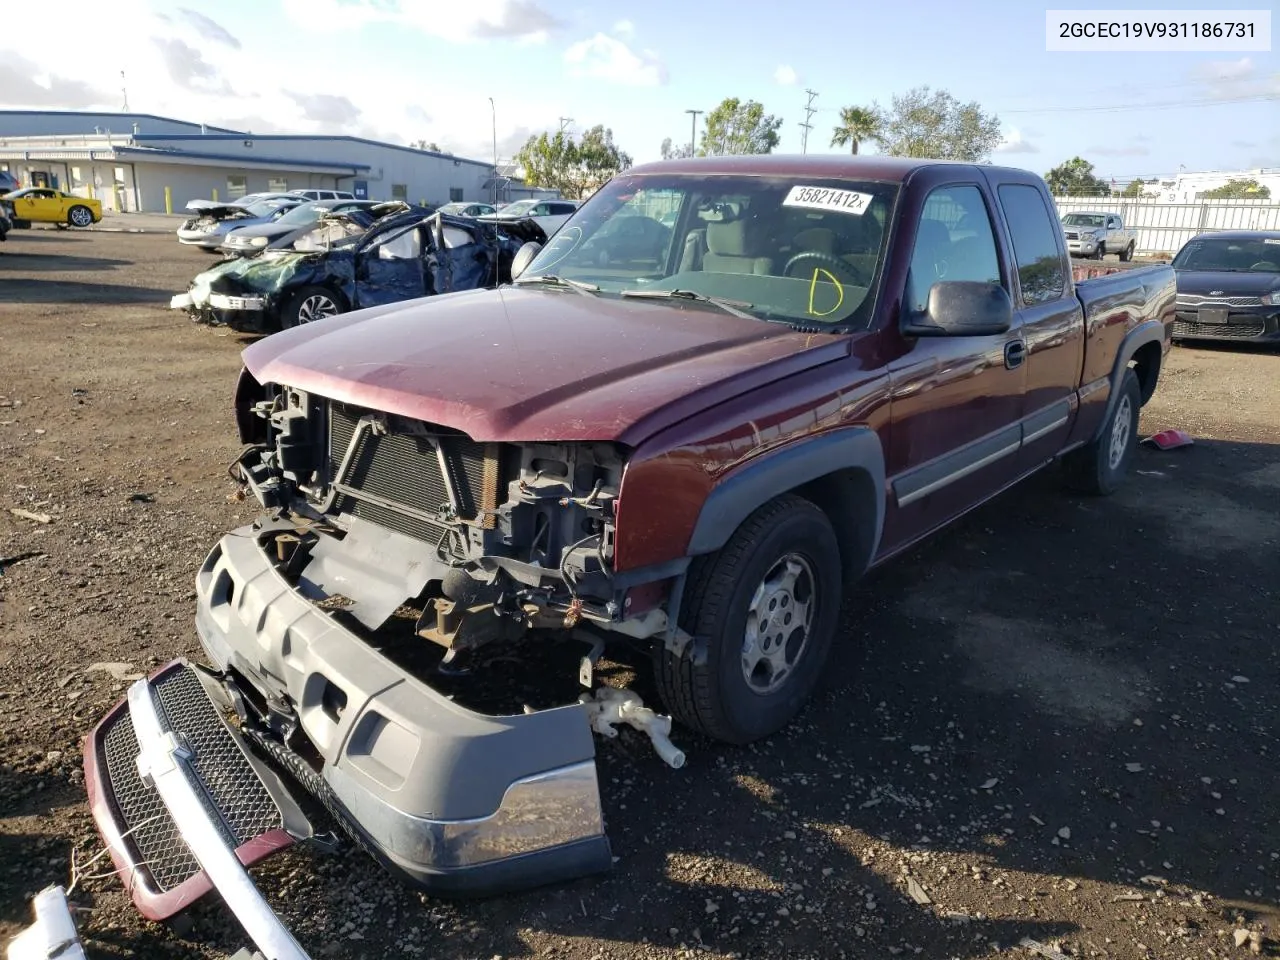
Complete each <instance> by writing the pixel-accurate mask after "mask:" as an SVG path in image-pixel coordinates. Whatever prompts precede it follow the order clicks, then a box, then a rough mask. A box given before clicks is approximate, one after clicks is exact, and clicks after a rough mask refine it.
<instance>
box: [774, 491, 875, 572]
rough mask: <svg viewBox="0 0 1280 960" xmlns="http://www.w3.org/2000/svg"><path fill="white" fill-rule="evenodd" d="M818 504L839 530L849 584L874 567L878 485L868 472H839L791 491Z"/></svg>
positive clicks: (843, 561) (833, 525) (837, 533)
mask: <svg viewBox="0 0 1280 960" xmlns="http://www.w3.org/2000/svg"><path fill="white" fill-rule="evenodd" d="M790 492H791V493H795V494H797V495H799V496H801V497H804V498H805V499H806V500H808V501H809V502H810V503H813V504H814V505H816V506H817V507H818V508H819V509H821V510H822V512H823V513H825V514H826V515H827V519H829V520H830V521H831V525H832V527H834V528H835V531H836V540H837V542H838V543H839V544H840V562H841V566H842V568H843V573H844V579H845V582H846V583H852V582H853V581H854V580H856V579H857V578H858V577H860V576H862V574H863V573H864V572H865V571H866V569H867V567H868V566H870V565H871V557H872V553H873V551H874V550H875V548H876V537H877V535H878V534H879V530H877V529H876V506H877V504H876V497H877V496H878V492H877V485H876V483H875V481H874V480H873V479H872V477H871V474H869V473H868V472H867V471H866V470H860V469H857V468H847V469H844V470H836V471H834V472H833V473H828V474H826V475H825V476H821V477H818V478H817V479H816V480H811V481H810V482H808V483H806V484H804V485H803V486H800V487H797V488H796V489H794V490H792V491H790Z"/></svg>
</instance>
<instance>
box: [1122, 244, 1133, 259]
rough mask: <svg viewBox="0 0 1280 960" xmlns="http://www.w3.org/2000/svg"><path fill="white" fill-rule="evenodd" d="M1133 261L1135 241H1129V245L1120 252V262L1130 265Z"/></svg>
mask: <svg viewBox="0 0 1280 960" xmlns="http://www.w3.org/2000/svg"><path fill="white" fill-rule="evenodd" d="M1132 259H1133V241H1132V240H1130V241H1129V245H1128V246H1127V247H1125V248H1124V249H1123V250H1121V251H1120V260H1121V262H1122V263H1128V262H1129V261H1130V260H1132Z"/></svg>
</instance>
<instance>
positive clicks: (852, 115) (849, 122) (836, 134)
mask: <svg viewBox="0 0 1280 960" xmlns="http://www.w3.org/2000/svg"><path fill="white" fill-rule="evenodd" d="M880 123H881V117H880V114H879V113H878V112H877V111H876V110H875V109H874V108H872V107H841V108H840V125H839V126H838V127H836V128H835V130H833V131H832V133H831V145H832V146H833V147H844V146H847V147H849V152H850V153H852V154H853V155H854V156H857V154H858V144H860V143H862V142H864V141H867V140H871V141H875V140H876V139H878V136H879V133H880Z"/></svg>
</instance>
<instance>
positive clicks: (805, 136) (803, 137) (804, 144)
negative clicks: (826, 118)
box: [800, 89, 818, 153]
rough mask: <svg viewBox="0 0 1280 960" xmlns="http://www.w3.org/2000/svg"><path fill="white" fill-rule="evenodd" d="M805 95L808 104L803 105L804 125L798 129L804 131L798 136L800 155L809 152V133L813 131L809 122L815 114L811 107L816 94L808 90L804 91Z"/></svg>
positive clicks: (814, 109) (813, 108) (815, 111)
mask: <svg viewBox="0 0 1280 960" xmlns="http://www.w3.org/2000/svg"><path fill="white" fill-rule="evenodd" d="M805 93H807V94H808V95H809V102H808V103H806V104H805V105H804V123H802V124H800V129H802V130H803V131H804V133H802V134H800V152H801V153H808V152H809V131H810V130H812V129H813V124H812V123H810V122H809V121H810V120H812V119H813V115H814V114H815V113H817V110H816V108H815V107H814V105H813V98H814V97H816V96H817V95H818V94H817V93H815V92H814V91H813V90H808V89H806V90H805Z"/></svg>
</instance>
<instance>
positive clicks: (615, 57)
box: [564, 33, 667, 87]
mask: <svg viewBox="0 0 1280 960" xmlns="http://www.w3.org/2000/svg"><path fill="white" fill-rule="evenodd" d="M564 62H565V64H566V66H567V67H568V70H569V75H570V76H571V77H576V78H592V79H596V80H605V81H607V82H609V83H616V84H618V85H620V86H627V87H658V86H661V85H663V84H664V83H666V82H667V67H666V65H665V64H664V63H663V62H662V59H661V58H660V57H659V56H658V55H657V54H656V53H654V52H653V51H652V50H644V51H641V52H639V53H637V52H636V51H634V50H632V49H631V48H630V47H629V46H627V45H626V44H625V43H623V42H622V41H621V40H618V39H617V38H615V37H610V36H608V35H607V34H603V33H597V34H596V35H595V36H594V37H592V38H591V39H589V40H580V41H578V42H577V43H575V44H573V46H571V47H569V49H568V50H566V51H565V52H564Z"/></svg>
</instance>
